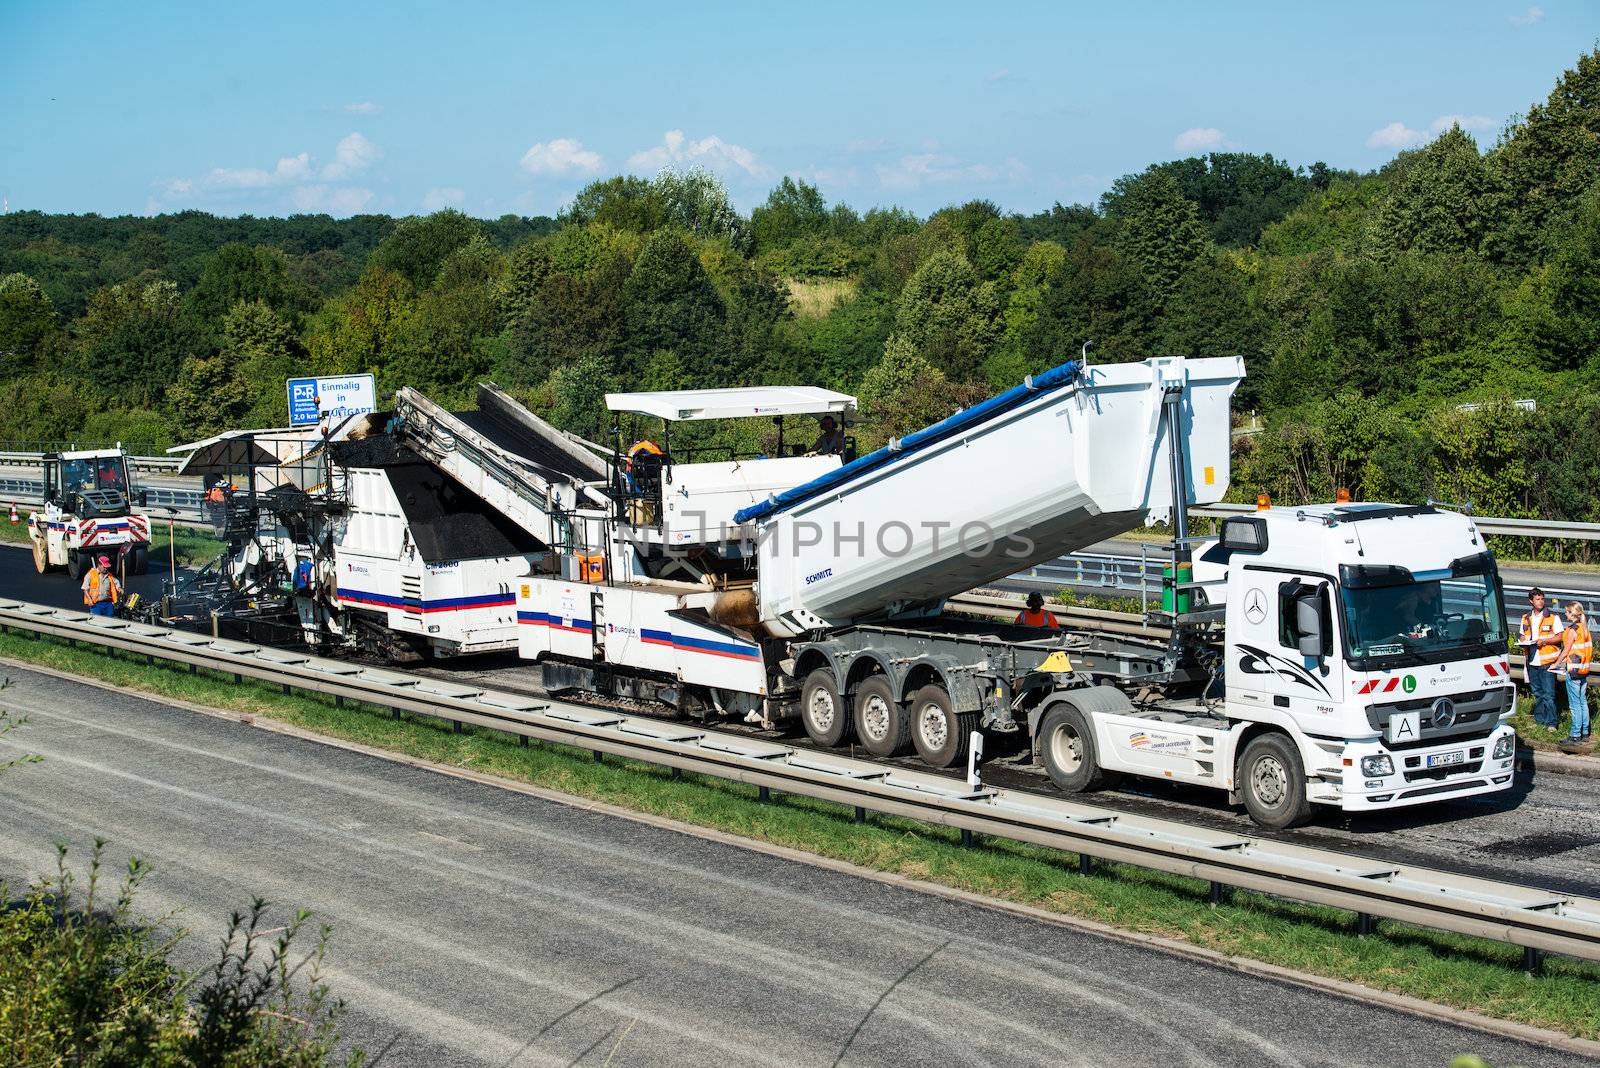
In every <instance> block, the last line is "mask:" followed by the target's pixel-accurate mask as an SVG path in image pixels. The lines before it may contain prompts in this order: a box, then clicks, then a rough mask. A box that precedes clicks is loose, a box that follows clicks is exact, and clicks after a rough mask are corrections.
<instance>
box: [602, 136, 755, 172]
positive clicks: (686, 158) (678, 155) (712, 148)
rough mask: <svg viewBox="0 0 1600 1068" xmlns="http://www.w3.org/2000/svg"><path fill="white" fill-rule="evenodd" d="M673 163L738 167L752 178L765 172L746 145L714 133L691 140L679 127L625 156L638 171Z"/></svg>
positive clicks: (726, 168)
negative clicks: (653, 145)
mask: <svg viewBox="0 0 1600 1068" xmlns="http://www.w3.org/2000/svg"><path fill="white" fill-rule="evenodd" d="M675 164H689V165H691V166H693V165H698V166H702V167H705V168H706V169H707V170H710V171H721V172H724V173H726V172H729V171H735V170H739V171H743V172H744V173H745V174H748V175H749V176H750V177H752V178H761V177H764V176H765V175H766V174H767V173H768V171H767V166H766V164H764V163H762V162H761V161H760V160H759V159H757V158H756V154H755V153H754V152H752V151H750V150H749V149H748V148H745V147H743V146H742V145H735V144H730V143H729V142H727V141H724V140H723V139H722V138H720V137H718V136H717V135H716V134H712V135H711V136H710V137H703V138H701V139H700V140H698V141H690V140H688V139H687V138H685V137H684V135H683V131H682V130H668V131H667V132H666V134H665V135H664V136H663V137H662V139H661V144H659V145H657V146H655V147H654V148H647V149H644V150H643V151H640V152H635V153H634V154H633V155H631V156H629V157H628V166H629V167H632V168H634V169H635V170H641V171H659V170H661V169H662V168H664V167H670V166H673V165H675Z"/></svg>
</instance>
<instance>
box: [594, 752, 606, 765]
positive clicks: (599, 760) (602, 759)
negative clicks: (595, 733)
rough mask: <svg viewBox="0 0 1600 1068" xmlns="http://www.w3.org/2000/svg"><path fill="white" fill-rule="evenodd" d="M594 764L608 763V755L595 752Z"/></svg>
mask: <svg viewBox="0 0 1600 1068" xmlns="http://www.w3.org/2000/svg"><path fill="white" fill-rule="evenodd" d="M594 762H595V763H596V764H604V763H605V762H606V755H605V754H604V753H602V752H600V750H598V749H596V750H595V751H594Z"/></svg>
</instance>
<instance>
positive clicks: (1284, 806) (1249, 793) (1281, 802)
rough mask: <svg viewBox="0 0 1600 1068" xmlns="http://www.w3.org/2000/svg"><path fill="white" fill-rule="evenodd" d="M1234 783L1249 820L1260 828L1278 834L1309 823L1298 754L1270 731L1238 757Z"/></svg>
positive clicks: (1308, 800)
mask: <svg viewBox="0 0 1600 1068" xmlns="http://www.w3.org/2000/svg"><path fill="white" fill-rule="evenodd" d="M1234 781H1235V782H1236V783H1238V784H1239V792H1240V793H1242V794H1244V807H1245V808H1246V810H1248V811H1249V813H1250V818H1251V819H1253V820H1255V821H1256V822H1257V823H1259V824H1260V825H1261V826H1263V827H1267V828H1270V829H1272V830H1275V831H1281V830H1283V829H1284V828H1286V827H1298V826H1300V825H1301V824H1302V823H1307V822H1309V821H1310V819H1311V812H1312V810H1311V799H1310V797H1308V796H1307V791H1306V776H1305V772H1304V771H1302V770H1301V761H1300V752H1299V750H1298V749H1296V748H1295V745H1294V743H1293V742H1291V741H1290V740H1289V739H1288V738H1287V737H1286V736H1284V735H1282V734H1279V733H1277V732H1276V731H1274V732H1272V733H1270V734H1258V735H1257V736H1256V737H1254V738H1252V739H1251V740H1250V744H1249V745H1247V746H1245V747H1244V753H1243V755H1241V756H1240V757H1239V765H1238V768H1237V769H1236V771H1235V775H1234Z"/></svg>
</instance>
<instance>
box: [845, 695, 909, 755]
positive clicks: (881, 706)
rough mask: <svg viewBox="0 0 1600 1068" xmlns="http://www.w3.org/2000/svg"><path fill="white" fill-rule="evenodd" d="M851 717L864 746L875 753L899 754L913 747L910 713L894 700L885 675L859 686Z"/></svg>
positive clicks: (852, 705)
mask: <svg viewBox="0 0 1600 1068" xmlns="http://www.w3.org/2000/svg"><path fill="white" fill-rule="evenodd" d="M851 718H852V720H853V721H854V723H855V728H856V737H857V738H860V739H861V747H862V748H863V749H865V750H866V751H867V752H869V753H871V754H872V755H873V756H881V757H889V756H899V755H900V754H901V753H904V752H905V751H906V750H908V749H910V748H911V713H910V712H908V711H907V710H906V707H905V706H904V705H902V704H901V703H900V702H899V701H896V700H895V699H894V691H893V690H891V689H890V688H889V680H888V679H886V678H884V677H883V676H882V675H874V676H872V678H870V679H868V680H867V681H865V682H863V683H862V684H861V685H860V686H858V687H856V695H855V700H854V701H852V702H851Z"/></svg>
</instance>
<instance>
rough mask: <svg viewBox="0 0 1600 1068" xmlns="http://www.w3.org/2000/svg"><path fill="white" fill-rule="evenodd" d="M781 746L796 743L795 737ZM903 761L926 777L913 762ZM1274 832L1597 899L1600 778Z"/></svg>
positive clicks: (447, 672)
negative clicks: (791, 742)
mask: <svg viewBox="0 0 1600 1068" xmlns="http://www.w3.org/2000/svg"><path fill="white" fill-rule="evenodd" d="M0 548H3V547H0ZM8 565H9V566H8ZM162 577H163V576H162V575H157V574H155V573H154V570H152V573H151V574H149V575H145V576H140V577H137V578H134V579H132V580H131V581H130V585H131V586H132V587H133V589H134V590H136V591H138V592H139V593H141V594H142V595H144V596H145V597H147V598H156V597H159V596H160V595H161V579H162ZM0 595H4V596H9V597H19V598H22V599H24V600H28V601H33V602H35V603H37V604H48V605H54V606H57V607H62V608H79V607H81V606H82V597H81V595H80V594H79V593H78V592H77V588H76V587H75V586H74V584H73V583H71V582H70V581H68V580H67V579H66V577H65V576H63V575H60V574H54V573H52V574H48V575H38V574H35V573H34V571H33V567H32V561H31V559H29V558H28V557H27V556H26V554H25V553H24V552H23V551H21V550H16V549H13V550H12V551H11V552H10V553H9V554H7V553H4V552H0ZM430 670H431V671H432V672H433V673H437V674H440V675H443V676H446V677H449V678H452V679H455V680H457V681H462V682H466V681H472V682H476V683H479V684H482V685H486V686H496V687H502V688H505V689H513V690H525V691H527V690H532V691H537V690H538V683H539V673H538V669H537V668H536V667H533V666H531V665H527V664H524V663H523V662H521V661H518V660H517V659H516V658H515V657H512V656H486V657H469V658H463V659H460V660H448V661H441V662H439V664H437V665H436V666H435V667H434V668H433V669H430ZM788 740H790V741H796V742H803V738H790V739H788ZM991 750H992V751H993V752H995V753H996V754H1003V753H1004V746H1003V744H998V743H997V744H995V745H993V746H991ZM906 764H907V766H909V767H915V768H918V769H919V770H923V771H926V770H927V768H926V766H925V765H923V764H921V763H920V762H917V761H916V760H914V759H908V760H907V761H906ZM985 774H986V778H987V780H988V781H989V782H991V783H993V784H994V785H997V786H1018V787H1022V788H1030V789H1049V788H1050V787H1049V786H1048V783H1047V782H1046V781H1045V780H1044V779H1043V778H1042V777H1041V776H1040V775H1039V774H1038V773H1037V772H1036V771H1026V770H1019V769H1016V768H1012V767H1009V766H1008V761H1007V760H1006V759H1005V758H1004V757H1003V756H1001V758H1000V759H997V760H995V761H993V762H991V763H990V765H989V767H988V770H987V771H986V773H985ZM1090 800H1092V801H1093V803H1095V804H1100V805H1105V806H1107V807H1109V808H1114V809H1119V810H1122V811H1127V812H1138V813H1141V814H1144V815H1150V816H1158V817H1163V818H1167V819H1175V820H1180V821H1183V822H1186V823H1194V824H1198V825H1201V826H1206V827H1212V828H1215V829H1218V830H1226V831H1231V832H1235V833H1239V834H1251V835H1259V834H1262V833H1264V832H1262V830H1261V828H1259V827H1257V826H1255V825H1254V824H1253V823H1251V822H1250V819H1249V817H1248V816H1247V815H1245V813H1244V811H1243V810H1242V809H1240V808H1235V807H1231V806H1229V805H1228V804H1227V799H1226V798H1225V797H1224V796H1222V795H1221V794H1219V793H1217V792H1216V791H1212V790H1203V789H1200V788H1198V787H1185V786H1180V785H1176V784H1171V783H1162V782H1156V781H1153V780H1125V783H1124V786H1123V788H1122V789H1120V790H1114V791H1107V792H1104V793H1099V794H1095V795H1093V797H1092V798H1090ZM1273 837H1276V838H1279V839H1281V840H1284V841H1292V842H1295V843H1297V844H1301V845H1307V846H1311V847H1314V848H1321V849H1336V850H1340V851H1343V852H1349V853H1356V854H1361V855H1365V856H1372V857H1377V858H1380V859H1383V860H1385V861H1388V862H1405V863H1414V864H1422V865H1426V866H1430V867H1438V868H1445V869H1448V870H1451V871H1458V872H1463V873H1466V874H1469V875H1480V876H1483V877H1485V878H1492V879H1501V880H1506V881H1510V882H1518V883H1525V884H1530V885H1536V886H1540V887H1544V888H1546V889H1549V890H1553V891H1557V892H1560V893H1571V894H1582V895H1585V896H1595V895H1600V779H1587V778H1579V777H1577V776H1571V775H1557V774H1551V773H1548V772H1533V773H1530V772H1526V771H1519V772H1518V774H1517V782H1516V786H1515V788H1514V789H1512V790H1510V791H1507V792H1505V793H1500V794H1491V795H1488V796H1484V797H1476V798H1469V799H1467V800H1464V801H1456V802H1441V803H1438V804H1434V805H1423V806H1419V807H1416V808H1409V809H1401V810H1397V811H1395V812H1392V813H1387V814H1367V815H1362V816H1345V815H1344V814H1342V813H1338V812H1333V811H1331V810H1330V811H1323V812H1320V813H1319V815H1318V818H1317V820H1316V822H1315V823H1314V824H1313V825H1312V826H1310V827H1305V828H1301V829H1298V830H1295V831H1288V832H1280V833H1277V834H1275V835H1273Z"/></svg>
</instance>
